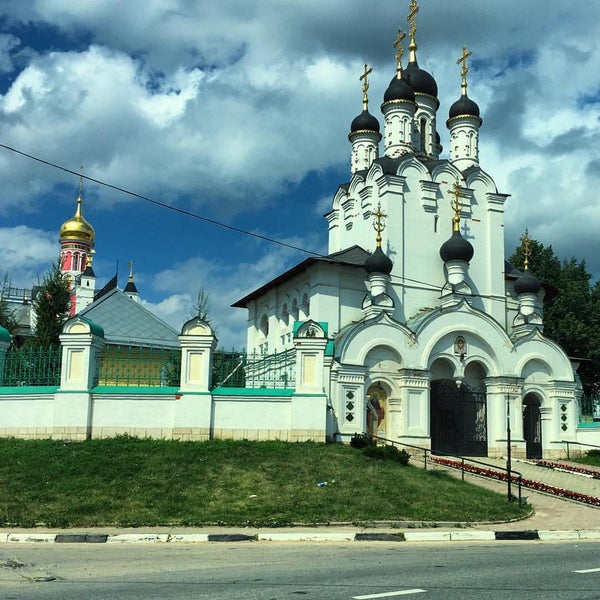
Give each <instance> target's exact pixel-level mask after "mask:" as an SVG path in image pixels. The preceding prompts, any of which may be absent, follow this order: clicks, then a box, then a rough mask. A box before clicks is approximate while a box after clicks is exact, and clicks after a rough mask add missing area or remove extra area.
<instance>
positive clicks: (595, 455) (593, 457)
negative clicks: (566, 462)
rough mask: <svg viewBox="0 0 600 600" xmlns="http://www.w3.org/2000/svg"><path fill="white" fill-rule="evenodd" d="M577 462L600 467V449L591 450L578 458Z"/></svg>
mask: <svg viewBox="0 0 600 600" xmlns="http://www.w3.org/2000/svg"><path fill="white" fill-rule="evenodd" d="M575 462H578V463H582V464H584V465H592V466H596V467H600V450H590V451H589V452H586V454H585V455H584V456H581V457H579V458H576V459H575Z"/></svg>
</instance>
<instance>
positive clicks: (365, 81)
mask: <svg viewBox="0 0 600 600" xmlns="http://www.w3.org/2000/svg"><path fill="white" fill-rule="evenodd" d="M372 72H373V69H372V68H371V67H369V65H368V64H367V63H365V71H364V73H363V74H362V75H361V76H360V77H359V78H358V79H359V80H360V81H362V82H363V87H362V92H363V109H364V110H367V106H368V104H369V96H368V95H367V92H368V91H369V75H370V74H371V73H372Z"/></svg>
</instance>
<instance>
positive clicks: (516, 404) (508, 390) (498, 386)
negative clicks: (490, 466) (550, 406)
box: [484, 377, 524, 458]
mask: <svg viewBox="0 0 600 600" xmlns="http://www.w3.org/2000/svg"><path fill="white" fill-rule="evenodd" d="M484 383H485V386H486V401H487V428H488V456H490V457H491V458H499V457H501V456H506V454H507V441H508V440H507V422H506V415H507V406H506V403H507V400H506V399H507V395H508V396H509V397H510V402H511V410H510V413H511V417H510V426H511V437H512V440H511V450H517V446H518V448H519V451H520V450H522V447H523V443H524V441H523V435H522V432H523V424H522V420H523V418H522V411H521V395H522V393H523V380H522V379H521V378H518V377H488V378H487V379H485V380H484ZM519 451H517V455H518V453H519Z"/></svg>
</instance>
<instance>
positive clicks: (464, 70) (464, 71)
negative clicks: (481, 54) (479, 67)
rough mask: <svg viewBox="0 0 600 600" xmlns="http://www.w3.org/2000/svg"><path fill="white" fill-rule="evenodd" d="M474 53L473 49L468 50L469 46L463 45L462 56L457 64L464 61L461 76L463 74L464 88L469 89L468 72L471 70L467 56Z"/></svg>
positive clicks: (462, 82)
mask: <svg viewBox="0 0 600 600" xmlns="http://www.w3.org/2000/svg"><path fill="white" fill-rule="evenodd" d="M472 54H473V52H472V51H471V50H467V47H466V46H463V49H462V56H461V57H460V58H459V59H458V60H457V61H456V64H457V65H460V63H462V68H461V70H460V76H461V87H462V88H463V90H466V89H467V73H468V72H469V67H467V58H469V56H471V55H472Z"/></svg>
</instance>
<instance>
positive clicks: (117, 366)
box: [98, 346, 181, 387]
mask: <svg viewBox="0 0 600 600" xmlns="http://www.w3.org/2000/svg"><path fill="white" fill-rule="evenodd" d="M180 383H181V350H179V349H176V350H173V349H169V348H148V347H146V348H140V347H135V346H105V347H104V349H103V351H102V358H101V362H100V373H99V376H98V385H101V386H119V387H128V386H136V387H139V386H148V387H178V386H179V385H180Z"/></svg>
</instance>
